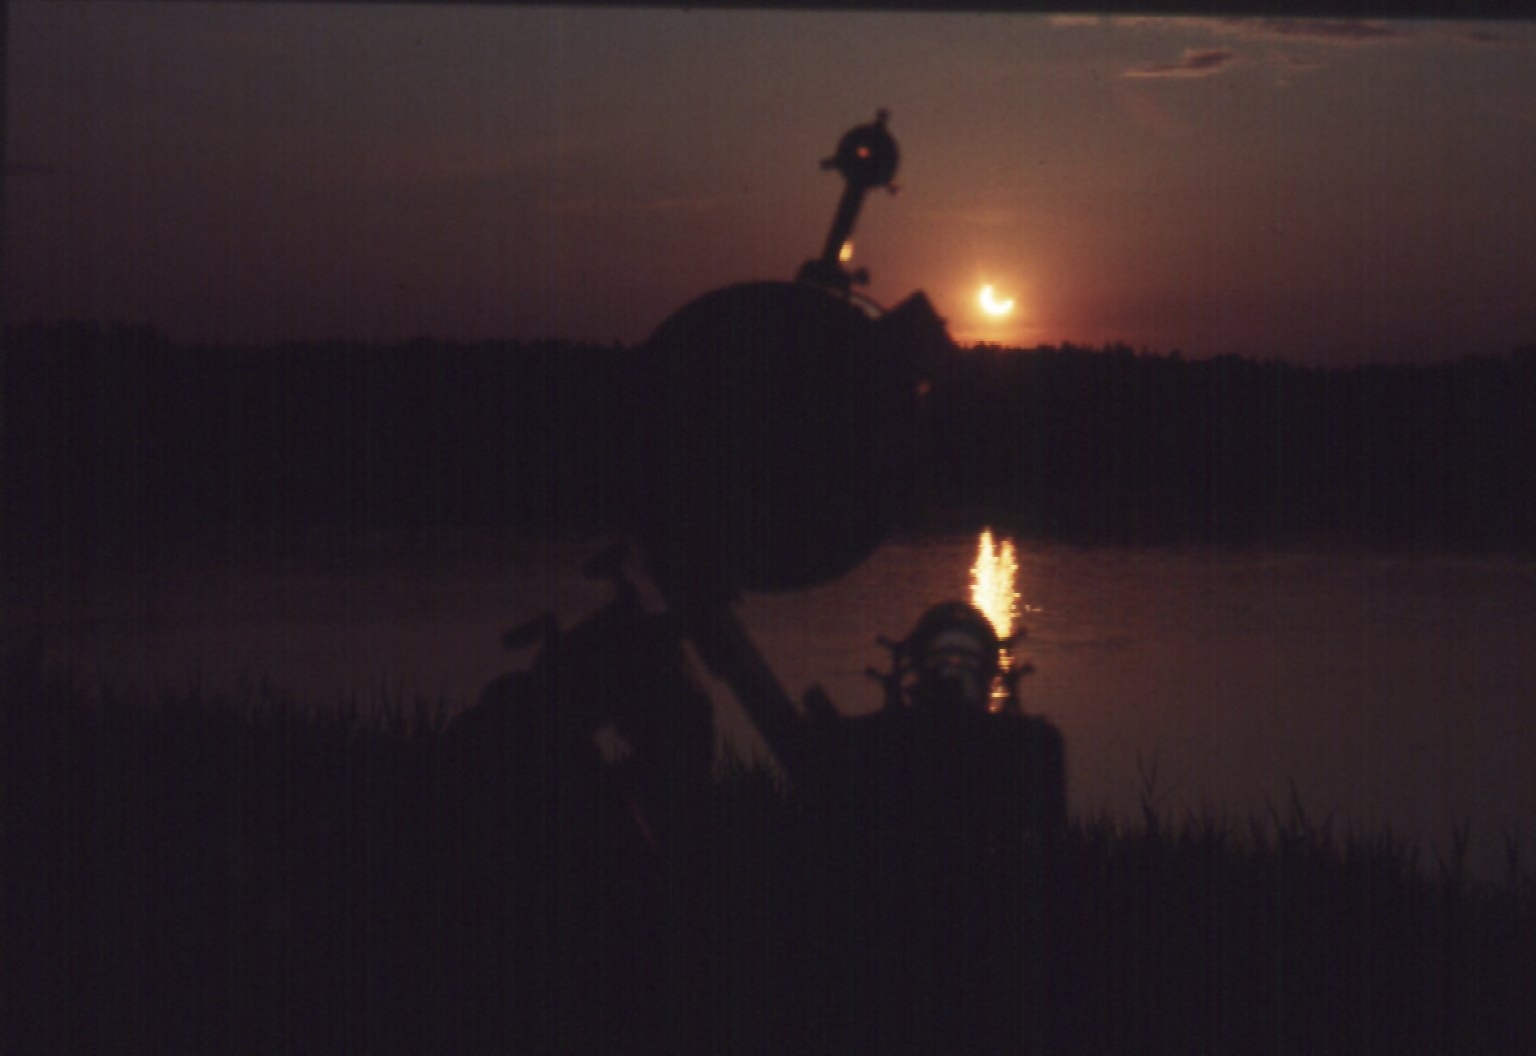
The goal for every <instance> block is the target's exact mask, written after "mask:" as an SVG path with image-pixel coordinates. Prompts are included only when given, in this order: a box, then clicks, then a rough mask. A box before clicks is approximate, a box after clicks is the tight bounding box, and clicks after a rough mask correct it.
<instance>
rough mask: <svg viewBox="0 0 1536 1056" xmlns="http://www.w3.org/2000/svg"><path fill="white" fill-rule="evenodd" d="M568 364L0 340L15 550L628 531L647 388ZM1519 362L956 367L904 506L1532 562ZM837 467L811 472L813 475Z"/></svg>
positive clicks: (597, 366) (623, 368) (1530, 355)
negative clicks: (1473, 550)
mask: <svg viewBox="0 0 1536 1056" xmlns="http://www.w3.org/2000/svg"><path fill="white" fill-rule="evenodd" d="M642 369H643V368H642V360H641V357H640V356H639V355H637V350H636V349H635V348H632V347H625V346H619V345H609V346H600V345H592V344H584V343H579V342H569V341H554V340H551V341H536V342H514V341H484V342H477V343H449V342H439V341H430V340H425V339H422V340H416V341H412V342H408V343H404V344H397V345H389V346H381V345H365V344H360V343H347V342H328V343H298V342H290V343H282V344H277V345H273V346H264V347H249V346H246V347H201V346H184V345H177V344H175V343H173V342H171V341H169V340H167V339H165V338H164V337H163V336H162V335H160V334H158V333H157V332H155V331H154V330H152V329H148V328H132V327H103V326H99V325H96V324H49V325H30V326H25V327H17V328H12V329H9V330H8V331H7V332H6V333H5V353H4V356H3V359H0V409H3V418H0V440H3V448H0V452H3V462H0V471H3V482H0V487H3V488H4V491H5V493H6V510H7V517H6V519H5V523H4V525H3V526H0V533H3V538H4V540H5V541H6V543H7V544H8V545H9V544H19V545H22V546H34V545H46V546H53V547H59V546H62V547H64V548H66V549H67V548H69V547H70V546H71V545H80V546H87V547H100V546H110V545H114V544H117V543H122V544H123V545H128V544H127V543H126V542H125V541H131V540H137V541H139V542H149V543H153V541H155V540H163V539H167V538H174V537H181V536H186V535H208V534H212V535H218V534H220V533H224V532H231V531H245V530H250V529H253V528H254V529H258V530H259V529H275V530H283V529H285V528H292V527H294V526H308V525H336V526H341V527H344V528H345V527H354V528H355V527H376V526H377V527H406V528H413V527H437V526H448V527H508V528H513V529H517V530H521V531H533V532H543V533H561V532H569V531H575V530H585V529H595V530H606V529H611V528H614V527H619V526H622V524H623V523H624V521H625V518H626V516H627V513H628V511H627V510H626V509H625V506H626V503H629V502H631V501H632V500H633V496H634V494H635V489H634V488H633V487H630V486H628V484H629V483H630V482H627V481H625V480H623V479H622V474H623V473H624V472H626V470H625V469H624V468H622V467H626V466H628V467H631V468H632V467H633V462H632V461H629V460H626V458H625V457H623V456H624V453H625V451H626V449H627V448H628V447H630V446H632V445H633V443H634V440H635V437H636V436H637V434H638V432H639V431H643V430H645V429H646V428H647V427H648V418H647V415H648V414H649V413H650V412H651V407H649V406H648V404H649V403H650V402H651V400H650V399H649V398H648V397H646V396H645V395H644V394H645V393H648V392H649V393H651V394H653V395H654V392H655V388H654V385H655V381H656V379H647V378H644V377H643V376H641V373H640V372H641V371H642ZM1533 408H1536V346H1530V347H1525V348H1521V349H1517V350H1515V351H1513V352H1510V353H1508V354H1505V355H1480V356H1467V357H1464V358H1462V359H1460V360H1458V361H1454V362H1444V363H1436V364H1427V365H1370V366H1349V367H1328V368H1324V367H1303V366H1298V365H1295V364H1290V363H1286V362H1281V361H1277V360H1266V361H1256V360H1251V359H1247V358H1244V357H1241V356H1236V355H1229V356H1223V357H1220V358H1216V359H1185V358H1182V357H1180V356H1179V355H1178V354H1176V353H1175V354H1170V355H1162V354H1153V353H1149V352H1145V351H1141V352H1138V351H1135V350H1133V349H1131V348H1129V347H1128V346H1125V345H1108V346H1104V347H1101V348H1085V347H1078V346H1073V345H1070V344H1066V345H1060V346H1040V347H1036V348H1030V349H1011V348H1002V347H998V346H977V347H974V348H966V349H960V350H958V351H957V352H956V353H955V354H954V355H952V356H951V357H949V359H948V361H947V362H945V363H943V364H941V365H940V367H939V368H938V370H937V371H936V373H935V375H934V377H933V378H932V383H931V387H930V389H929V393H928V396H927V397H926V400H925V406H924V412H923V417H922V420H921V422H920V425H919V433H920V435H919V438H918V439H919V443H918V444H917V448H916V450H917V454H916V455H915V456H914V459H913V462H912V466H911V473H910V501H909V502H907V503H905V504H904V508H905V509H906V511H907V512H906V517H907V522H908V523H907V524H906V525H905V527H909V528H912V529H917V530H921V529H925V528H934V527H942V526H945V525H947V524H949V523H951V522H953V521H954V520H955V519H956V518H960V519H964V518H966V517H971V516H974V517H976V518H983V517H984V518H986V519H989V520H994V521H1005V522H1010V523H1012V524H1013V525H1014V526H1015V527H1016V528H1018V529H1019V530H1021V531H1026V532H1035V533H1038V534H1041V535H1044V536H1049V537H1057V538H1061V539H1065V540H1068V541H1078V542H1098V541H1113V542H1131V543H1140V542H1153V543H1156V542H1184V541H1216V540H1231V539H1237V540H1244V539H1251V540H1260V541H1272V542H1273V541H1284V540H1289V539H1298V538H1299V539H1323V540H1347V541H1363V542H1368V543H1380V544H1386V545H1397V544H1413V545H1429V546H1440V547H1495V548H1517V549H1524V548H1528V547H1529V546H1530V545H1531V544H1532V543H1533V542H1536V468H1533V464H1532V459H1531V452H1533V451H1536V415H1533V414H1532V409H1533ZM832 456H835V453H829V457H832Z"/></svg>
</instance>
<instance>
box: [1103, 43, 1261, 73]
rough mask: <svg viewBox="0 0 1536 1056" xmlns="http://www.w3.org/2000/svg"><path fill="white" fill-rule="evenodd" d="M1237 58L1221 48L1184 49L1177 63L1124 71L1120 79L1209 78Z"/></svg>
mask: <svg viewBox="0 0 1536 1056" xmlns="http://www.w3.org/2000/svg"><path fill="white" fill-rule="evenodd" d="M1236 59H1237V56H1236V55H1234V54H1233V53H1232V52H1230V51H1225V50H1223V49H1221V48H1186V49H1185V50H1184V54H1183V55H1181V56H1180V57H1179V61H1178V62H1165V63H1160V64H1159V65H1156V66H1143V67H1141V68H1140V69H1135V70H1126V71H1125V73H1123V74H1121V76H1122V77H1139V78H1152V77H1211V76H1214V75H1216V74H1218V73H1220V72H1221V71H1222V70H1224V69H1226V68H1227V67H1228V66H1230V65H1231V64H1232V63H1233V62H1234V61H1236Z"/></svg>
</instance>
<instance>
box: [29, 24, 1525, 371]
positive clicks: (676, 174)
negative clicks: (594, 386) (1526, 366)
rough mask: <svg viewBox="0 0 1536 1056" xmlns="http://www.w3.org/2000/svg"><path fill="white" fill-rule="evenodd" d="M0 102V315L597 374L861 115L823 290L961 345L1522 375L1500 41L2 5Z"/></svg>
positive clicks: (1512, 127) (1519, 172) (1507, 44)
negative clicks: (359, 346)
mask: <svg viewBox="0 0 1536 1056" xmlns="http://www.w3.org/2000/svg"><path fill="white" fill-rule="evenodd" d="M8 74H9V80H8V89H9V91H8V106H9V110H8V126H7V143H6V150H7V153H6V175H7V183H6V202H5V209H6V213H5V215H6V240H7V244H6V247H5V254H6V261H5V273H4V277H5V283H4V307H5V312H6V318H7V319H8V320H10V321H13V322H23V321H28V320H33V319H45V320H46V319H60V318H71V319H99V320H102V321H120V322H127V323H134V324H139V323H144V324H150V325H153V326H156V327H158V328H160V329H161V330H163V331H164V332H165V333H167V334H168V335H170V336H171V337H173V338H174V339H177V340H180V341H188V342H212V343H236V342H265V341H273V340H280V339H286V338H295V339H301V340H317V339H327V338H356V339H362V340H369V341H399V340H407V339H410V338H412V337H415V336H429V337H435V338H441V339H450V340H480V339H487V338H489V339H496V338H518V339H537V338H543V337H556V338H567V339H572V340H581V341H597V342H602V343H607V342H610V341H618V342H622V343H632V342H637V341H641V340H644V339H645V337H646V336H647V335H648V334H650V333H651V332H652V331H653V330H654V329H655V328H656V327H657V326H658V325H659V324H660V323H661V322H662V321H663V320H664V319H665V318H666V317H667V316H668V315H670V314H671V313H672V312H673V311H675V310H677V309H678V308H680V307H681V306H682V305H684V304H686V303H687V302H688V301H689V300H691V299H693V298H694V297H696V296H698V295H700V294H702V293H704V292H706V291H707V290H710V289H713V288H715V287H718V286H722V285H725V284H728V283H732V282H739V281H746V280H754V279H782V280H788V279H791V278H793V276H794V275H795V272H796V271H797V269H798V268H799V265H800V264H801V263H802V262H803V261H804V260H806V259H807V258H809V257H812V256H815V255H816V254H817V253H818V252H819V251H820V248H821V244H822V242H823V240H824V239H825V237H826V232H827V229H828V227H829V225H830V222H831V219H832V214H833V211H834V208H835V206H836V203H837V199H838V196H839V194H840V193H841V190H842V181H841V179H840V177H838V176H837V175H836V174H835V173H831V172H826V171H823V170H822V169H821V168H820V164H819V163H820V161H821V159H823V158H825V157H827V156H829V155H830V154H831V153H832V152H833V150H834V148H835V147H836V145H837V141H838V139H839V138H840V136H841V135H842V134H843V133H844V132H845V131H847V130H848V129H849V128H851V127H853V126H854V125H857V124H862V123H865V122H868V121H870V120H871V119H873V117H874V115H875V112H876V111H877V110H878V109H880V108H885V109H887V110H888V111H889V113H890V118H889V128H890V131H891V132H892V134H893V135H894V136H895V138H896V140H897V141H898V143H899V145H900V149H901V167H900V170H899V172H898V173H897V176H896V183H897V185H898V193H896V194H895V195H888V194H886V193H884V192H876V193H873V194H871V195H870V196H869V198H868V199H867V200H866V202H865V205H864V209H863V212H862V214H861V216H860V218H859V223H858V227H857V229H856V230H855V232H854V236H853V242H854V259H853V264H854V265H855V266H859V267H864V268H867V269H869V271H870V273H871V276H872V279H871V282H870V285H869V286H868V287H867V288H866V290H865V292H867V293H868V294H869V295H870V296H871V297H873V298H874V299H875V300H877V301H879V302H881V303H883V304H886V305H888V306H891V305H894V304H896V303H899V302H900V301H901V300H903V299H904V298H905V297H907V296H908V295H909V294H911V293H913V292H914V291H917V290H922V291H924V292H925V293H926V294H927V295H928V296H929V298H930V299H931V300H932V301H933V303H934V305H935V306H936V308H937V309H938V311H939V313H940V315H942V316H943V317H944V318H945V319H946V320H947V321H948V323H949V326H950V330H951V333H952V334H953V335H954V336H955V337H956V338H957V339H958V340H960V341H961V342H963V343H964V342H973V341H989V342H998V343H1002V344H1007V345H1022V346H1032V345H1036V344H1042V343H1049V344H1055V343H1059V342H1062V341H1073V342H1076V343H1080V344H1090V345H1099V344H1102V343H1105V342H1112V341H1114V342H1124V343H1126V344H1129V345H1131V346H1132V347H1135V348H1147V349H1149V350H1151V351H1154V352H1171V351H1173V350H1178V351H1180V352H1181V353H1183V354H1184V355H1185V356H1191V357H1198V356H1214V355H1222V354H1227V353H1237V354H1241V355H1245V356H1250V357H1254V358H1269V357H1276V358H1280V359H1283V360H1287V361H1291V362H1297V363H1306V364H1339V365H1343V364H1350V363H1357V362H1382V361H1388V362H1390V361H1429V360H1435V359H1442V358H1452V357H1456V356H1460V355H1462V354H1464V353H1467V352H1482V353H1491V354H1502V353H1504V352H1507V351H1509V350H1510V349H1511V348H1513V347H1515V346H1517V345H1522V344H1529V343H1533V342H1536V296H1533V295H1532V293H1531V291H1532V290H1536V193H1533V191H1532V188H1536V23H1528V22H1519V21H1497V22H1491V21H1490V22H1471V23H1456V22H1450V21H1436V22H1424V21H1400V22H1363V21H1343V20H1339V21H1320V20H1310V21H1305V20H1284V19H1276V18H1267V19H1258V18H1256V19H1244V20H1232V19H1192V18H1182V19H1180V18H1147V17H1088V16H1072V17H1052V16H1047V15H1043V14H1013V13H996V12H993V13H987V14H975V13H955V12H907V13H898V12H886V13H875V12H868V11H832V10H824V11H809V12H798V13H797V12H789V11H775V10H767V9H757V10H748V9H736V10H713V11H711V10H692V11H689V10H684V9H681V8H654V9H638V10H637V9H622V10H617V9H611V10H604V9H598V8H587V7H580V8H575V7H572V8H566V7H551V8H537V7H514V8H501V7H486V6H465V7H457V6H444V5H436V4H432V5H409V4H357V3H351V4H339V5H326V4H273V5H267V4H261V3H239V4H228V3H218V4H206V5H205V4H197V3H186V2H175V3H139V2H120V0H114V2H111V3H100V2H89V3H87V2H71V0H50V2H46V3H39V2H28V0H13V3H12V5H11V22H10V47H9V69H8ZM987 285H990V286H992V287H993V289H994V293H995V295H996V296H997V297H998V298H1000V299H1006V298H1011V299H1012V300H1013V301H1014V310H1013V312H1012V313H1011V314H1010V315H1008V316H1006V317H1004V318H1002V319H1001V320H997V319H992V318H990V317H988V316H986V315H985V314H984V313H983V312H982V311H981V309H980V306H979V303H978V294H979V292H980V290H981V288H982V287H983V286H987Z"/></svg>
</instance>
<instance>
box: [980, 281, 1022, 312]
mask: <svg viewBox="0 0 1536 1056" xmlns="http://www.w3.org/2000/svg"><path fill="white" fill-rule="evenodd" d="M977 300H978V301H979V302H980V304H981V310H982V311H984V312H986V313H987V314H988V315H990V316H992V317H993V318H995V319H1001V318H1002V317H1003V316H1005V315H1007V314H1008V313H1009V312H1011V311H1013V298H1012V297H1010V298H1008V299H1007V300H1006V301H1000V300H998V299H997V296H996V295H995V294H994V293H993V292H992V287H991V286H983V287H982V288H981V296H980V297H978V298H977Z"/></svg>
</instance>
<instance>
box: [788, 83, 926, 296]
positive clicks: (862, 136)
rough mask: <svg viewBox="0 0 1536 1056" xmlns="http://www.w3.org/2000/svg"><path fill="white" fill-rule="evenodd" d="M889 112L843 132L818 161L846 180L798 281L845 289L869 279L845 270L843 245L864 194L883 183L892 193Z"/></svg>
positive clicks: (893, 167)
mask: <svg viewBox="0 0 1536 1056" xmlns="http://www.w3.org/2000/svg"><path fill="white" fill-rule="evenodd" d="M889 116H890V115H889V114H887V113H886V111H884V110H881V111H880V112H879V113H878V114H877V115H876V116H875V120H874V123H873V124H868V125H860V126H859V127H858V128H855V129H851V130H850V131H849V132H847V133H846V134H844V136H843V138H842V140H841V141H839V143H838V144H837V153H836V154H833V155H832V156H831V157H830V158H827V159H826V160H825V161H823V162H822V163H821V167H822V168H823V169H836V170H837V171H838V172H840V173H842V175H843V178H844V179H845V180H847V181H848V183H847V186H846V187H845V188H844V189H843V196H842V198H841V199H840V200H839V201H838V203H837V212H836V213H835V214H834V215H833V217H832V229H831V230H830V231H829V232H827V241H826V245H824V246H823V247H822V250H821V256H820V257H817V258H816V259H814V260H808V261H806V262H805V264H804V265H803V266H802V267H801V268H800V276H799V277H800V281H801V282H814V283H819V284H821V285H824V286H828V287H831V288H832V289H834V290H840V291H842V292H843V293H847V292H848V290H849V289H850V288H851V287H852V286H853V285H854V284H855V283H857V284H859V285H864V284H866V283H868V282H869V273H868V272H867V271H865V270H863V269H862V268H861V269H860V270H858V271H855V272H853V273H851V274H850V273H849V272H848V271H847V270H846V269H844V267H843V265H842V251H843V246H844V245H846V244H847V242H848V239H849V237H850V236H852V234H853V225H854V222H855V221H856V220H857V219H858V218H859V209H860V208H861V207H862V206H863V204H864V195H865V194H866V193H868V192H869V191H870V190H873V189H874V188H876V187H886V188H888V189H889V190H890V192H891V193H892V194H895V193H896V188H895V186H894V185H893V184H892V183H891V180H892V179H893V178H894V177H895V175H896V165H897V163H898V162H899V160H900V157H901V155H900V151H898V150H897V148H896V140H894V139H893V138H891V134H890V133H889V132H887V131H886V128H885V121H886V118H887V117H889Z"/></svg>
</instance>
